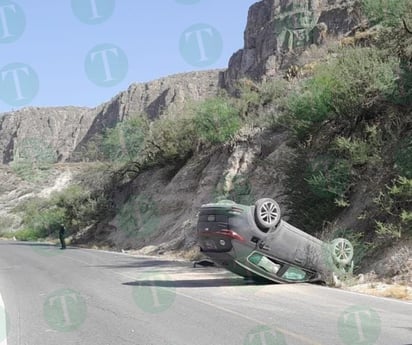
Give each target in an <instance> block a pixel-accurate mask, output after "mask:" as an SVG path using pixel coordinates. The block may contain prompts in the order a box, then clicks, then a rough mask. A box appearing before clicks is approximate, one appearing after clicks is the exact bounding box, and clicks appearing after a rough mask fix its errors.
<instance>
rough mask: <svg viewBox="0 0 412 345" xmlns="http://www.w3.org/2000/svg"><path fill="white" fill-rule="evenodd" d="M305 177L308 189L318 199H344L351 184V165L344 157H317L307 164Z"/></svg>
mask: <svg viewBox="0 0 412 345" xmlns="http://www.w3.org/2000/svg"><path fill="white" fill-rule="evenodd" d="M308 175H309V177H308V178H307V179H306V181H307V183H308V185H309V187H310V190H311V191H312V193H313V194H315V195H316V196H317V197H319V198H320V199H325V200H331V201H338V200H341V199H345V195H346V193H347V191H348V189H349V187H350V184H351V165H350V163H349V162H348V161H347V160H345V159H337V158H333V157H330V156H323V157H319V158H318V159H317V160H315V161H313V162H312V163H311V164H310V166H309V171H308Z"/></svg>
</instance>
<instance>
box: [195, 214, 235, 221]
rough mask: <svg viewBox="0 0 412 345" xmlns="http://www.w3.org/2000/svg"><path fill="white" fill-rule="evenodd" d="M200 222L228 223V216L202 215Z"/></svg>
mask: <svg viewBox="0 0 412 345" xmlns="http://www.w3.org/2000/svg"><path fill="white" fill-rule="evenodd" d="M199 221H201V222H218V223H227V222H228V216H227V215H225V214H201V215H199Z"/></svg>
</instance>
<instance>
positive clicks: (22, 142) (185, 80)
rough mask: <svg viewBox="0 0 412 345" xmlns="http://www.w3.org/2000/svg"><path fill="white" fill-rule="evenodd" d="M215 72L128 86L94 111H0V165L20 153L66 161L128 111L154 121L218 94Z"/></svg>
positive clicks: (25, 156) (68, 108)
mask: <svg viewBox="0 0 412 345" xmlns="http://www.w3.org/2000/svg"><path fill="white" fill-rule="evenodd" d="M219 73H220V71H218V70H215V71H205V72H193V73H183V74H177V75H173V76H170V77H166V78H162V79H159V80H155V81H152V82H148V83H140V84H132V85H131V86H130V87H129V88H128V90H126V91H124V92H121V93H120V94H118V95H117V96H115V97H114V98H113V99H112V100H110V101H109V102H107V103H105V104H103V105H101V106H99V107H96V108H93V109H89V108H79V107H55V108H48V107H45V108H34V107H30V108H24V109H21V110H18V111H15V112H10V113H5V114H0V163H1V164H8V163H10V162H12V161H13V160H14V159H15V158H22V157H23V158H26V159H28V160H34V159H36V158H35V157H38V152H39V151H41V155H43V156H44V154H47V155H48V156H49V157H50V160H51V161H59V162H64V161H66V160H68V159H69V158H70V157H71V156H72V154H73V152H77V151H76V150H77V149H78V148H80V147H81V146H82V145H84V144H85V143H86V142H87V141H88V140H89V139H90V138H91V137H92V136H93V135H94V134H96V133H101V131H102V130H103V129H104V128H106V127H113V126H115V125H116V123H117V122H118V121H122V120H123V119H125V118H127V117H128V116H130V115H132V114H137V113H143V112H145V113H147V114H148V116H149V118H150V119H152V120H153V119H156V118H157V117H159V116H160V115H161V114H163V113H166V112H174V113H175V112H177V111H178V110H180V109H182V108H183V106H184V104H185V103H187V102H189V101H198V100H202V99H205V98H207V97H210V96H213V95H216V94H217V91H218V84H219ZM34 151H36V152H34ZM43 158H44V157H43Z"/></svg>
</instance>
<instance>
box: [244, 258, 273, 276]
mask: <svg viewBox="0 0 412 345" xmlns="http://www.w3.org/2000/svg"><path fill="white" fill-rule="evenodd" d="M248 260H249V262H251V263H252V264H254V265H256V266H258V267H260V268H262V269H264V270H265V271H267V272H269V273H274V274H276V273H277V272H278V271H279V269H280V265H279V264H276V263H274V262H273V261H271V260H270V259H269V258H267V257H266V256H264V255H262V254H259V253H253V254H252V255H251V256H249V257H248Z"/></svg>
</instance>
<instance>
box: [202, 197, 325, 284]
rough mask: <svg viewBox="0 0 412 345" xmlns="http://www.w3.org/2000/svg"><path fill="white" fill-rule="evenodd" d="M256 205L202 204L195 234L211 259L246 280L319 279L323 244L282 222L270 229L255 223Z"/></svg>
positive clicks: (320, 277)
mask: <svg viewBox="0 0 412 345" xmlns="http://www.w3.org/2000/svg"><path fill="white" fill-rule="evenodd" d="M255 211H256V210H255V206H245V205H240V204H236V203H234V202H228V201H224V202H220V203H211V204H205V205H202V206H201V208H200V211H199V219H198V224H197V233H198V239H199V245H200V248H201V250H202V252H204V253H205V254H206V255H207V256H209V258H210V259H212V260H213V261H214V262H216V263H217V264H218V265H220V266H222V267H224V268H226V269H228V270H229V271H231V272H233V273H236V274H238V275H241V276H243V277H246V278H253V279H259V280H260V279H262V278H263V279H265V280H269V281H273V282H276V283H294V282H314V281H317V282H318V281H324V280H325V275H327V274H328V273H330V272H329V271H330V270H328V260H325V253H327V252H325V248H326V245H325V243H324V242H322V241H321V240H319V239H317V238H315V237H313V236H311V235H309V234H307V233H305V232H303V231H302V230H300V229H298V228H296V227H294V226H292V225H291V224H289V223H288V222H286V221H284V220H283V219H281V220H280V222H279V223H278V224H277V225H276V226H274V227H271V228H269V229H263V230H262V229H261V228H259V227H258V225H257V224H256V221H255Z"/></svg>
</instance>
